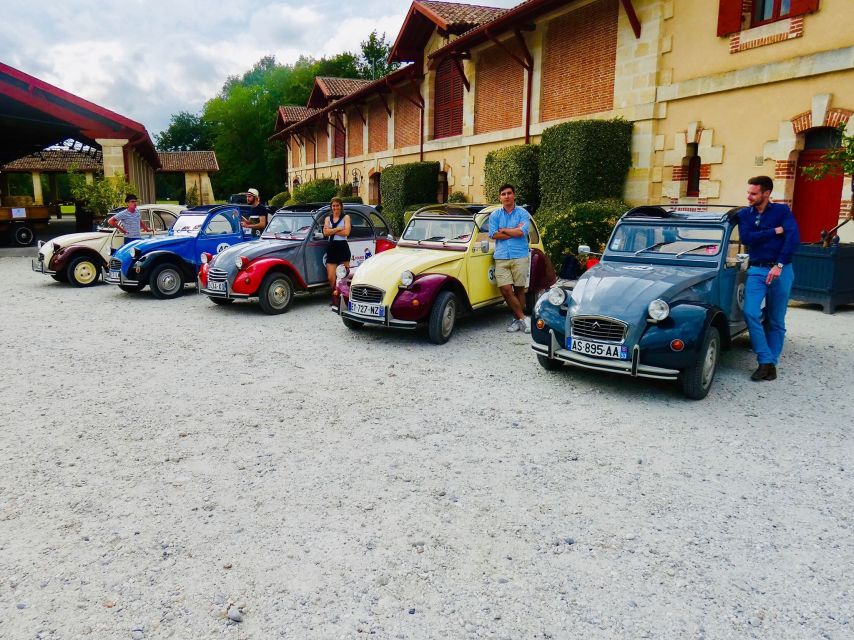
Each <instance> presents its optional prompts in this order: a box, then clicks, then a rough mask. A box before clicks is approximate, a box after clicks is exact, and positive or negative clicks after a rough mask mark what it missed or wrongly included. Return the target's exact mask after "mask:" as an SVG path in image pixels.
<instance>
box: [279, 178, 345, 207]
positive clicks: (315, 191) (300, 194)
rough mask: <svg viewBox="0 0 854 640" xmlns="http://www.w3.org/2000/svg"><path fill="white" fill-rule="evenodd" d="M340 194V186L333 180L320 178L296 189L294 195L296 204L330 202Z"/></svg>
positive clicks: (293, 198)
mask: <svg viewBox="0 0 854 640" xmlns="http://www.w3.org/2000/svg"><path fill="white" fill-rule="evenodd" d="M337 192H338V185H336V184H335V180H333V179H332V178H318V179H317V180H309V181H308V182H306V183H304V184H301V185H299V186H298V187H296V188H295V189H294V191H293V194H292V198H291V199H292V200H293V202H294V203H298V204H304V203H306V202H329V201H330V200H331V199H332V198H333V197H334V196H335V195H336V193H337Z"/></svg>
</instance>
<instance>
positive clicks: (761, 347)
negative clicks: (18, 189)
mask: <svg viewBox="0 0 854 640" xmlns="http://www.w3.org/2000/svg"><path fill="white" fill-rule="evenodd" d="M770 270H771V269H769V268H768V267H750V268H749V269H748V270H747V282H746V283H745V285H744V319H745V321H746V322H747V330H748V331H749V332H750V344H751V346H752V347H753V351H754V352H755V353H756V360H757V361H758V362H759V364H773V365H776V364H777V361H778V360H779V359H780V354H781V353H782V352H783V339H784V338H785V337H786V308H787V307H788V305H789V294H790V293H791V292H792V282H793V281H794V280H795V272H794V270H793V269H792V265H791V264H787V265H786V266H785V267H783V272H782V273H781V274H780V277H779V278H775V279H774V281H773V282H772V283H771V285H770V286H769V285H766V284H765V279H766V278H767V277H768V272H769V271H770ZM762 300H765V323H764V325H763V322H762V310H761V309H760V306H761V305H762Z"/></svg>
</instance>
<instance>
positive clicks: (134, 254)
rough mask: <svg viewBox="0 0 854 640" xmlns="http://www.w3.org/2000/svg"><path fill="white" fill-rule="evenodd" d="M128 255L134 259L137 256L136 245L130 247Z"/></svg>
mask: <svg viewBox="0 0 854 640" xmlns="http://www.w3.org/2000/svg"><path fill="white" fill-rule="evenodd" d="M130 257H131V258H133V259H134V260H136V259H137V258H138V257H139V249H137V248H136V247H134V248H133V249H131V250H130Z"/></svg>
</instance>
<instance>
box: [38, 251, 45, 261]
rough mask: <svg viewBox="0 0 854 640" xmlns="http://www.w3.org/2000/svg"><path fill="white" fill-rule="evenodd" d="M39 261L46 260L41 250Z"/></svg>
mask: <svg viewBox="0 0 854 640" xmlns="http://www.w3.org/2000/svg"><path fill="white" fill-rule="evenodd" d="M39 262H44V254H43V253H42V252H41V251H39Z"/></svg>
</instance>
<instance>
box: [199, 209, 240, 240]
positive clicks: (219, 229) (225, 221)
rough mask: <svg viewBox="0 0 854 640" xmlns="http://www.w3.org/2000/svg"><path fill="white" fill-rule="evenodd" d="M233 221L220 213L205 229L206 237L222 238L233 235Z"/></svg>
mask: <svg viewBox="0 0 854 640" xmlns="http://www.w3.org/2000/svg"><path fill="white" fill-rule="evenodd" d="M231 223H232V220H231V218H229V217H228V216H227V215H226V214H224V213H218V214H217V215H215V216H214V217H213V218H211V220H210V222H208V226H207V228H206V229H205V235H206V236H220V235H225V234H228V233H232V232H233V231H234V229H233V228H232V224H231Z"/></svg>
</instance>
